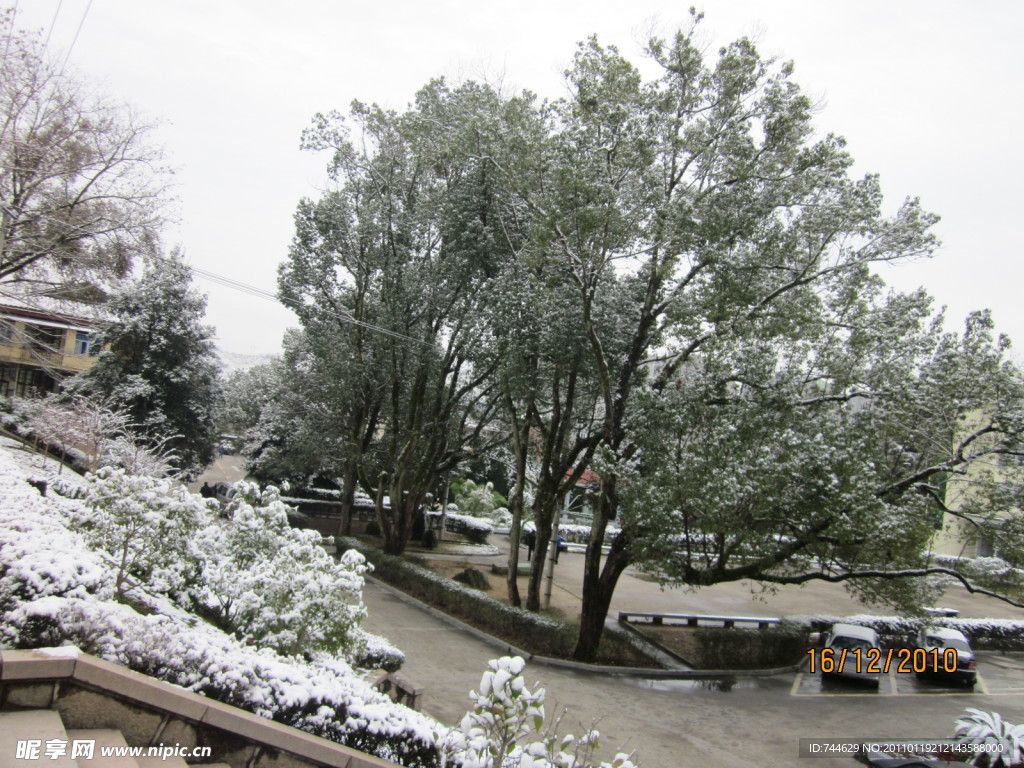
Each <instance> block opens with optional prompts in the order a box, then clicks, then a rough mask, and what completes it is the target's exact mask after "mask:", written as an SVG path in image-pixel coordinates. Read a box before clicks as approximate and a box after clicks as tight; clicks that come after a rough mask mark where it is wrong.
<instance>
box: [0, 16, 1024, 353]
mask: <svg viewBox="0 0 1024 768" xmlns="http://www.w3.org/2000/svg"><path fill="white" fill-rule="evenodd" d="M9 2H13V0H9ZM58 6H59V13H57V11H58ZM686 8H687V3H676V2H667V1H664V0H631V2H621V0H613V1H609V0H588V1H587V2H582V1H580V2H577V1H575V0H572V1H565V2H559V1H558V0H547V1H546V2H540V1H538V0H519V1H518V2H515V3H511V2H493V1H492V2H487V0H476V2H472V1H471V0H441V1H440V2H426V1H425V0H378V1H377V2H364V3H359V4H356V3H350V2H339V1H337V0H333V1H332V0H291V1H290V2H288V3H284V2H280V0H276V1H275V2H269V0H145V1H143V0H91V4H90V2H89V0H63V2H58V0H19V2H18V22H17V24H18V26H20V27H22V28H30V29H31V28H41V29H44V30H46V31H49V30H50V29H51V22H53V20H54V18H55V15H56V23H55V24H53V25H52V37H51V41H50V46H51V48H53V49H54V50H55V51H58V50H59V51H64V52H66V51H67V50H68V49H69V48H70V47H71V43H72V40H73V39H74V38H75V32H76V30H77V29H78V27H79V24H80V23H81V31H80V33H79V35H78V38H77V42H75V44H74V47H73V48H71V56H70V61H71V66H72V67H73V68H74V69H76V70H77V71H78V72H79V74H80V75H82V76H84V77H87V78H89V79H92V80H94V81H96V82H98V83H99V85H100V87H101V88H102V90H104V91H106V92H107V93H109V94H110V95H111V96H114V97H116V98H118V99H123V100H125V101H126V102H128V103H130V104H132V105H133V106H134V107H136V108H137V109H138V110H139V111H141V112H142V113H143V114H145V115H147V116H150V117H153V118H156V119H160V120H162V121H165V123H166V124H165V125H164V127H162V128H161V130H160V131H159V134H158V140H159V141H160V142H161V143H163V144H164V145H165V146H166V147H167V149H168V151H169V154H170V156H171V159H172V163H173V165H174V166H175V167H176V168H177V169H178V173H177V194H178V197H179V199H180V205H179V211H180V213H179V217H180V223H179V224H178V225H177V226H176V227H175V228H174V229H173V230H172V231H170V232H168V234H167V240H168V244H169V245H170V244H174V243H180V244H181V245H182V246H183V247H184V249H185V251H186V253H187V254H188V257H189V259H190V261H191V262H192V263H193V264H195V265H196V266H198V267H202V268H203V269H206V270H209V271H211V272H214V273H217V274H220V275H225V276H229V277H232V278H235V279H237V280H241V281H243V282H245V283H248V284H251V285H255V286H258V287H260V288H263V289H266V290H270V291H276V287H277V283H276V269H277V265H278V264H279V263H280V262H281V261H282V260H283V259H284V258H285V257H286V255H287V250H288V245H289V242H290V240H291V236H292V214H293V212H294V210H295V206H296V204H297V202H298V201H299V199H300V198H301V197H303V196H316V195H317V194H318V189H320V188H321V186H322V184H323V178H324V174H323V168H324V166H325V164H326V161H327V157H326V156H325V155H314V154H312V153H304V152H300V151H299V135H300V133H301V131H302V129H303V128H304V127H306V125H308V123H309V121H310V118H311V117H312V115H313V114H314V113H315V112H317V111H328V110H331V109H338V110H341V111H345V110H346V109H347V106H348V104H349V102H350V101H351V100H352V99H353V98H359V99H361V100H363V101H367V102H373V101H376V102H378V103H381V104H383V105H386V106H389V107H394V108H402V107H404V106H405V105H406V104H408V103H409V102H410V100H411V99H412V97H413V94H414V93H415V91H416V90H417V89H418V88H419V87H420V86H421V85H423V84H424V83H425V82H426V81H427V80H428V79H430V78H432V77H435V76H439V75H444V76H446V77H448V78H449V79H453V80H458V79H468V78H480V77H489V78H494V77H496V76H499V75H500V76H503V77H504V79H505V82H506V83H507V84H509V85H511V86H514V87H515V88H517V89H520V88H529V89H531V90H533V91H535V92H537V93H539V94H540V95H542V96H550V97H555V96H559V95H561V94H562V93H563V87H562V80H561V72H562V70H564V69H565V67H566V66H567V64H568V63H569V61H570V59H571V57H572V54H573V51H574V46H575V43H576V42H578V41H580V40H583V39H584V38H585V37H587V36H588V35H590V34H591V33H597V34H598V36H599V38H600V39H601V41H602V42H605V43H615V44H617V45H618V46H619V47H620V49H621V50H622V51H623V52H624V53H626V54H627V55H628V56H629V57H630V58H631V59H633V60H634V61H637V62H639V60H640V58H641V54H640V44H639V43H640V41H641V40H642V39H643V37H644V31H645V30H646V29H648V28H649V27H650V26H651V24H652V23H654V24H657V25H660V27H661V28H662V29H664V30H665V31H666V32H668V31H671V30H672V29H674V28H675V27H676V26H677V25H678V24H679V23H685V21H686ZM87 9H88V12H86V11H87ZM83 18H84V22H83ZM702 26H703V29H704V33H705V35H706V36H707V39H708V42H709V43H710V46H709V47H710V50H712V51H714V50H716V49H717V47H718V46H719V45H721V44H723V43H725V42H728V41H729V40H732V39H734V38H736V37H738V36H741V35H754V36H755V37H756V38H757V39H758V40H759V48H760V50H761V52H762V53H763V54H767V55H774V56H777V57H779V58H782V59H792V60H793V61H794V62H795V63H796V78H797V80H798V81H799V82H800V83H801V84H802V85H803V86H804V88H805V89H806V90H807V91H808V92H809V93H810V94H811V95H812V96H815V97H819V98H821V99H822V101H823V105H824V106H823V110H822V111H821V112H820V113H819V114H818V119H817V124H818V126H819V128H821V129H822V130H823V131H833V132H836V133H839V134H841V135H843V136H845V137H846V138H847V140H848V142H849V144H848V147H849V149H850V151H851V153H852V154H853V156H854V157H855V158H856V159H857V161H858V165H857V168H856V171H857V173H866V172H877V173H879V174H881V177H882V185H883V189H884V190H885V192H886V195H887V201H888V202H889V203H891V204H892V206H895V205H896V204H897V203H898V202H899V201H901V200H902V199H903V198H905V197H907V196H919V197H920V198H921V200H922V202H923V204H924V206H925V208H926V209H928V210H931V211H934V212H936V213H938V214H940V215H941V216H942V222H941V223H940V224H939V226H938V229H937V231H938V233H939V235H940V237H941V238H942V240H943V243H944V245H943V248H942V250H941V251H940V252H939V254H938V256H937V257H936V258H934V259H933V260H931V261H928V262H923V263H918V264H913V265H906V266H902V267H899V268H896V269H894V270H891V271H890V272H889V273H888V274H887V275H886V277H887V279H888V280H889V281H890V282H891V283H893V284H894V285H896V286H897V287H900V288H903V289H910V288H915V287H917V286H920V285H923V286H925V287H926V288H927V289H928V290H929V291H930V292H931V293H932V294H933V295H934V296H935V297H936V298H937V300H938V303H939V304H945V305H948V307H949V316H950V321H952V322H954V323H955V324H956V326H959V325H960V324H961V321H962V318H963V316H964V315H965V314H966V313H967V312H969V311H971V310H973V309H979V308H985V307H989V308H991V309H992V310H993V311H994V313H995V318H996V324H997V327H998V328H999V329H1000V330H1001V331H1004V332H1007V333H1009V334H1010V336H1011V337H1012V338H1014V339H1016V340H1017V341H1018V343H1019V344H1020V345H1021V348H1020V350H1018V352H1017V356H1018V358H1020V357H1024V352H1022V351H1021V350H1024V301H1020V300H1019V299H1018V296H1019V293H1020V291H1021V285H1020V278H1021V274H1022V272H1024V269H1022V267H1021V266H1020V265H1019V264H1018V259H1020V258H1021V256H1022V254H1021V247H1020V236H1019V234H1018V233H1019V229H1020V225H1019V220H1018V219H1017V217H1018V216H1022V215H1024V193H1022V191H1021V190H1022V189H1024V143H1022V141H1021V138H1020V136H1019V134H1020V132H1021V125H1022V117H1024V98H1022V94H1024V85H1022V83H1024V77H1022V75H1024V63H1022V59H1021V57H1020V50H1019V48H1020V40H1021V39H1022V34H1024V3H1020V2H1017V0H1002V1H998V2H997V1H995V0H987V1H986V0H973V1H972V2H970V3H964V2H948V1H946V0H899V1H897V0H857V1H856V2H854V0H845V1H844V2H839V1H838V0H833V1H832V2H825V1H824V0H719V1H718V2H715V3H708V4H706V5H705V21H704V24H703V25H702ZM197 283H198V285H199V287H200V288H201V289H203V290H204V291H207V292H208V293H209V299H210V303H209V311H208V321H209V322H210V323H212V324H214V325H215V326H216V327H217V331H218V343H219V344H220V345H221V347H222V348H224V349H226V350H228V351H231V352H236V353H265V352H276V351H278V350H279V348H280V341H281V334H282V332H283V330H284V328H285V327H287V326H289V325H294V324H295V319H294V316H293V315H292V314H291V313H290V312H288V311H287V310H285V309H283V308H281V307H279V306H277V305H275V304H272V303H271V302H268V301H265V300H262V299H257V298H254V297H251V296H248V295H247V294H244V293H241V292H237V291H233V290H231V289H228V288H223V287H221V286H219V285H216V284H212V283H206V282H204V281H202V280H199V281H197Z"/></svg>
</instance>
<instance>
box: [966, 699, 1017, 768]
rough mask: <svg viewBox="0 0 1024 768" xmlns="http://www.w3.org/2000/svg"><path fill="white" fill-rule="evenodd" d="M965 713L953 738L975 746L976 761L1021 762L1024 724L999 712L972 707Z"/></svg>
mask: <svg viewBox="0 0 1024 768" xmlns="http://www.w3.org/2000/svg"><path fill="white" fill-rule="evenodd" d="M965 713H966V714H965V715H964V716H963V717H961V718H960V719H959V720H957V721H956V732H955V733H954V734H953V738H955V739H957V740H958V741H960V742H961V743H963V744H969V745H971V746H972V747H974V748H975V751H973V752H972V754H973V759H972V760H971V762H972V763H973V764H974V765H979V766H987V767H988V768H995V767H996V766H1011V765H1020V764H1021V761H1022V759H1024V725H1012V724H1010V723H1008V722H1006V721H1005V720H1003V718H1002V716H1001V715H999V713H998V712H983V711H982V710H980V709H975V708H974V707H968V708H967V709H966V710H965Z"/></svg>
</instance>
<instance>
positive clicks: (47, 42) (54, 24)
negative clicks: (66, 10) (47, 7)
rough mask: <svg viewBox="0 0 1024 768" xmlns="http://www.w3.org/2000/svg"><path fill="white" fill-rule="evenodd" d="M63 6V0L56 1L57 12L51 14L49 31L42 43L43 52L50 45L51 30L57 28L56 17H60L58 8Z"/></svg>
mask: <svg viewBox="0 0 1024 768" xmlns="http://www.w3.org/2000/svg"><path fill="white" fill-rule="evenodd" d="M62 5H64V0H57V10H56V11H54V12H53V20H52V21H51V22H50V31H49V32H47V33H46V40H45V41H44V42H43V50H44V51H45V50H46V46H48V45H49V44H50V36H51V35H53V28H54V27H55V26H57V17H58V16H60V8H61V6H62Z"/></svg>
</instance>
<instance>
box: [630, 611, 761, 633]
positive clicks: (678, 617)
mask: <svg viewBox="0 0 1024 768" xmlns="http://www.w3.org/2000/svg"><path fill="white" fill-rule="evenodd" d="M634 619H643V620H645V621H644V622H643V623H646V624H653V625H654V626H664V625H673V624H676V625H685V626H687V627H699V626H702V625H705V626H706V625H708V624H712V623H713V624H715V625H717V626H722V627H725V628H726V629H731V628H733V627H735V626H736V625H737V624H755V625H756V626H757V628H758V629H767V628H768V627H770V626H771V625H773V624H778V623H779V622H780V621H781V619H777V618H774V617H771V616H712V615H708V614H703V613H637V612H635V611H619V623H620V624H630V623H633V624H637V623H641V622H638V621H634Z"/></svg>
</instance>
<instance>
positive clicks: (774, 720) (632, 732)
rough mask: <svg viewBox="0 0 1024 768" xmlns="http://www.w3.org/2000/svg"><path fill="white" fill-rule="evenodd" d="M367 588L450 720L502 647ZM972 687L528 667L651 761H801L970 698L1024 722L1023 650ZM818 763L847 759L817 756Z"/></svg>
mask: <svg viewBox="0 0 1024 768" xmlns="http://www.w3.org/2000/svg"><path fill="white" fill-rule="evenodd" d="M364 597H365V600H366V604H367V607H368V610H369V615H368V617H367V620H366V627H367V629H369V630H370V631H372V632H377V633H379V634H383V635H385V636H386V637H388V638H389V639H390V640H391V641H392V642H393V643H395V644H396V645H397V646H398V647H399V648H402V649H403V650H404V651H405V653H406V654H407V661H406V663H405V666H404V667H403V673H404V674H405V675H406V676H407V677H409V678H410V679H411V680H413V681H414V682H416V683H417V684H419V685H422V686H425V689H426V691H425V694H424V697H423V710H424V711H425V712H427V713H428V714H430V715H432V716H434V717H436V718H437V719H438V720H440V721H442V722H444V723H448V724H452V723H455V722H457V721H458V720H459V719H461V717H462V715H463V714H464V713H465V710H466V708H467V707H468V705H469V699H468V694H469V691H470V690H471V689H475V688H477V687H478V686H479V683H480V676H481V675H482V673H483V671H484V668H485V665H486V663H487V660H488V659H490V658H493V657H494V656H496V655H500V652H499V651H498V650H497V649H495V648H494V647H492V646H490V645H488V644H486V643H484V642H483V641H482V640H479V639H477V638H475V637H473V636H471V635H469V634H467V633H464V632H461V631H459V630H458V629H456V628H454V627H453V626H451V625H449V624H447V623H444V622H442V621H441V620H440V619H437V618H435V617H434V616H432V615H431V614H429V613H427V612H425V611H423V610H422V609H420V608H418V607H416V606H414V605H412V604H410V603H408V602H406V601H404V600H402V599H400V598H399V597H396V596H395V595H394V594H392V593H391V592H390V591H387V590H386V589H384V588H383V587H380V586H377V585H375V584H368V585H367V587H366V589H365V591H364ZM979 671H980V681H979V684H978V685H977V686H975V689H974V690H973V691H972V690H966V689H964V688H962V687H949V686H943V685H942V684H941V683H936V682H932V681H917V680H915V679H913V676H912V675H907V676H903V675H899V676H897V675H895V674H890V675H889V676H887V678H886V679H885V680H883V681H882V684H881V685H880V687H879V689H878V690H875V689H874V688H870V687H863V686H858V685H856V684H851V683H848V682H845V681H835V682H832V681H826V682H825V683H824V684H823V683H822V681H821V678H820V676H819V675H810V674H808V673H806V672H802V673H796V674H787V675H780V676H775V677H760V678H749V677H742V676H737V677H729V678H723V679H722V680H699V681H695V680H688V681H666V680H642V679H633V678H626V677H620V676H613V675H605V674H589V673H580V672H575V671H570V670H565V669H561V668H557V667H552V666H546V665H542V664H537V663H534V664H529V665H528V666H527V671H526V678H527V681H528V683H530V684H531V685H532V684H533V683H534V682H537V681H540V682H541V683H542V685H543V686H544V687H545V689H546V690H547V692H548V711H549V712H551V713H557V712H558V711H560V710H561V708H562V707H569V709H570V713H569V714H568V715H567V717H566V718H565V720H564V721H563V722H564V725H563V728H564V730H569V731H572V732H575V733H576V734H579V733H580V732H582V731H583V730H585V728H587V727H589V726H590V725H591V723H593V722H595V721H596V723H597V725H596V727H597V728H598V730H600V731H601V732H602V734H603V736H602V740H601V741H602V750H601V753H600V754H601V755H602V756H603V757H605V758H608V757H611V756H612V755H613V754H614V752H615V751H617V750H619V749H625V750H627V751H628V750H634V749H635V750H636V751H637V753H638V755H639V757H640V760H641V761H642V764H643V765H644V766H647V768H675V767H676V766H680V767H682V768H690V767H691V766H692V767H693V768H698V767H703V766H716V768H723V767H725V768H741V767H742V768H751V767H752V766H755V767H763V768H772V767H773V766H792V765H800V764H801V763H800V762H799V757H798V754H799V743H800V739H801V738H816V739H817V738H840V737H845V738H861V739H878V740H888V739H896V738H901V739H935V738H939V737H943V738H948V737H949V736H951V735H952V733H953V730H954V723H955V721H956V719H957V718H958V717H959V716H960V715H962V714H963V711H964V709H966V708H967V707H977V708H979V709H982V710H986V711H998V712H1000V713H1002V715H1003V716H1004V717H1005V718H1006V719H1007V720H1008V721H1009V722H1012V723H1020V722H1024V658H1021V657H1015V656H998V655H985V656H983V657H982V658H980V659H979ZM808 765H809V768H828V767H829V766H846V767H847V768H854V766H856V765H858V763H857V762H856V761H854V760H853V759H852V758H851V759H846V758H819V759H816V760H815V761H814V762H813V763H810V764H808Z"/></svg>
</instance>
